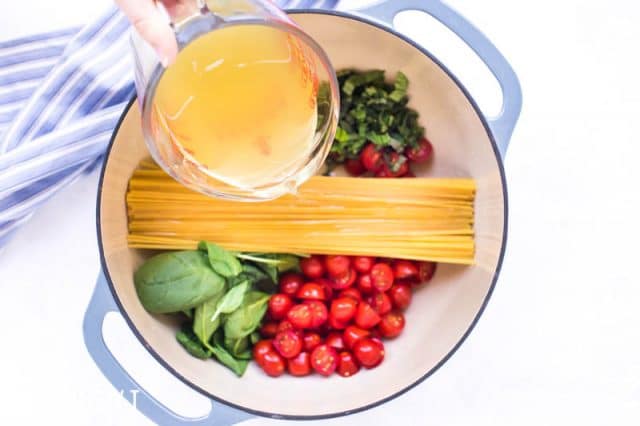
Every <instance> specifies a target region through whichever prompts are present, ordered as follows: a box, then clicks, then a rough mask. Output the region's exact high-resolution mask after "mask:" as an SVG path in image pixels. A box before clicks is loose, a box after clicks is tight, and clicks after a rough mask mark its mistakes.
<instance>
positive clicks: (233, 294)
mask: <svg viewBox="0 0 640 426" xmlns="http://www.w3.org/2000/svg"><path fill="white" fill-rule="evenodd" d="M247 290H249V281H244V282H242V283H241V284H238V285H237V286H235V287H233V288H232V289H231V290H229V291H228V292H227V293H226V294H225V295H224V296H222V298H221V299H220V301H219V302H218V303H217V305H216V308H215V310H214V311H213V313H212V314H211V317H210V318H209V321H211V322H213V321H217V320H218V319H219V317H220V315H221V314H230V313H231V312H233V311H235V310H236V309H238V308H239V307H240V305H242V301H243V300H244V295H245V293H246V292H247Z"/></svg>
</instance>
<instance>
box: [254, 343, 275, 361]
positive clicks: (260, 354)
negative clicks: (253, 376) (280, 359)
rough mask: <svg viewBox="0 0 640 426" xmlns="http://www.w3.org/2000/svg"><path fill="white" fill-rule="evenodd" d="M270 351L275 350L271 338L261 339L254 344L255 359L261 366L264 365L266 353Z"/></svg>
mask: <svg viewBox="0 0 640 426" xmlns="http://www.w3.org/2000/svg"><path fill="white" fill-rule="evenodd" d="M269 351H273V345H272V344H271V340H260V341H259V342H258V343H256V344H255V345H253V359H255V360H256V362H257V363H258V365H259V366H261V367H262V363H263V361H264V355H265V354H266V353H267V352H269Z"/></svg>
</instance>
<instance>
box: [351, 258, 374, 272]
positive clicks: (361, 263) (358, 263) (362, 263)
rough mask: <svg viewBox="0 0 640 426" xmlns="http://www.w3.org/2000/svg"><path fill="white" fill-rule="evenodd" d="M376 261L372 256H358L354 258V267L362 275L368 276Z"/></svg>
mask: <svg viewBox="0 0 640 426" xmlns="http://www.w3.org/2000/svg"><path fill="white" fill-rule="evenodd" d="M375 261H376V260H375V259H374V258H373V257H371V256H356V257H354V258H353V267H354V268H355V270H356V271H358V272H360V273H361V274H366V273H367V272H369V271H370V270H371V268H372V267H373V264H374V263H375Z"/></svg>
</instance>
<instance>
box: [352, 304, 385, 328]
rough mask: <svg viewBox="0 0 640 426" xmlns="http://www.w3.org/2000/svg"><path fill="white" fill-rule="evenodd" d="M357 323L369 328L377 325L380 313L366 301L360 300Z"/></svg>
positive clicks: (361, 326)
mask: <svg viewBox="0 0 640 426" xmlns="http://www.w3.org/2000/svg"><path fill="white" fill-rule="evenodd" d="M355 322H356V325H357V326H358V327H360V328H364V329H369V328H373V327H375V326H376V325H377V324H378V323H379V322H380V315H378V313H377V312H376V310H375V309H373V307H372V306H371V305H370V304H368V303H366V302H360V303H359V304H358V311H357V312H356V321H355Z"/></svg>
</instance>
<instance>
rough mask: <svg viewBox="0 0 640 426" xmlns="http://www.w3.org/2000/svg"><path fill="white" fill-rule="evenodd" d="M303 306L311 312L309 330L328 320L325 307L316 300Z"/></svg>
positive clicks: (306, 302)
mask: <svg viewBox="0 0 640 426" xmlns="http://www.w3.org/2000/svg"><path fill="white" fill-rule="evenodd" d="M304 304H305V305H307V306H308V307H309V309H310V310H311V326H310V327H311V328H318V327H320V326H321V325H322V324H324V323H325V322H326V321H327V319H328V318H329V311H328V310H327V306H326V305H325V304H324V303H322V302H320V301H318V300H307V301H305V302H304Z"/></svg>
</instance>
